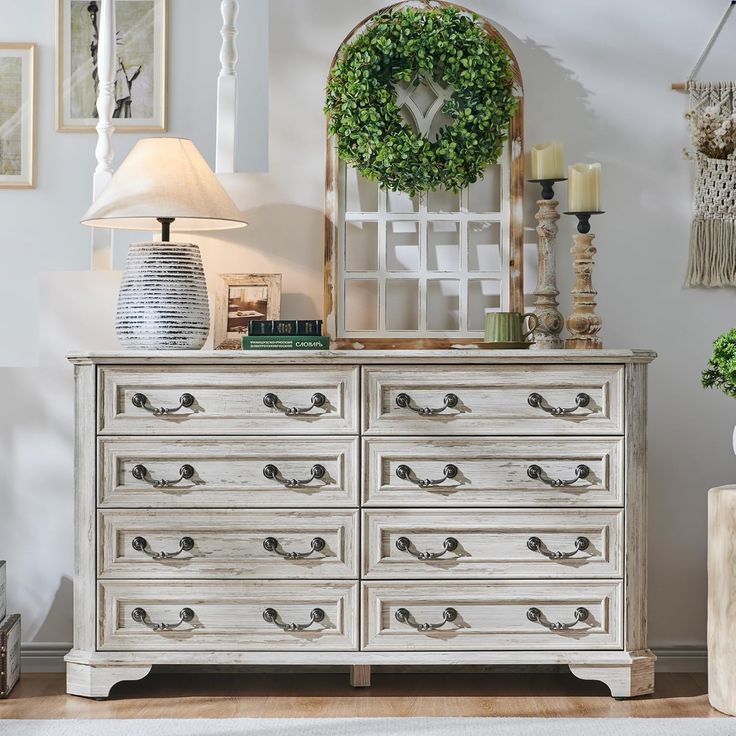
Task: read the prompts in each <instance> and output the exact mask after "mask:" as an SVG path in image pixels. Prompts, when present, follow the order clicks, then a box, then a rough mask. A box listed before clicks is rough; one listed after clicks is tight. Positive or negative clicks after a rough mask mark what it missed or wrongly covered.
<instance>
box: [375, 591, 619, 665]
mask: <svg viewBox="0 0 736 736" xmlns="http://www.w3.org/2000/svg"><path fill="white" fill-rule="evenodd" d="M361 585H362V588H363V591H362V595H363V620H362V648H363V649H365V650H368V651H401V650H412V651H421V650H428V651H437V650H445V651H462V650H484V649H488V650H492V649H493V650H509V649H518V650H530V649H532V650H533V649H537V650H554V649H559V650H574V649H620V648H621V647H622V614H621V590H622V583H621V582H619V581H595V580H590V581H580V582H564V581H553V582H550V581H541V580H537V581H529V582H517V581H508V582H505V581H494V582H489V583H480V582H442V583H441V584H437V583H411V582H405V581H402V582H398V581H397V582H393V583H379V582H365V583H361Z"/></svg>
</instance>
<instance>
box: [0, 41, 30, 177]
mask: <svg viewBox="0 0 736 736" xmlns="http://www.w3.org/2000/svg"><path fill="white" fill-rule="evenodd" d="M0 128H1V129H2V133H1V134H0V189H31V188H33V187H35V186H36V44H35V43H0Z"/></svg>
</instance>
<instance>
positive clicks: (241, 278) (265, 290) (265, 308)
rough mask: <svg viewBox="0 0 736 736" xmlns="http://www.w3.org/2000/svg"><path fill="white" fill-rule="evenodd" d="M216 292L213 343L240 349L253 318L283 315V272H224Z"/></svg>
mask: <svg viewBox="0 0 736 736" xmlns="http://www.w3.org/2000/svg"><path fill="white" fill-rule="evenodd" d="M218 277H219V281H218V283H217V289H216V292H215V318H214V324H213V329H212V334H213V343H214V346H215V348H217V349H218V350H226V349H234V350H239V349H240V347H241V340H242V338H243V336H245V335H247V334H248V323H249V321H250V320H251V319H258V317H259V315H261V319H279V317H280V316H281V274H280V273H221V274H218Z"/></svg>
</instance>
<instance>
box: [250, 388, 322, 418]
mask: <svg viewBox="0 0 736 736" xmlns="http://www.w3.org/2000/svg"><path fill="white" fill-rule="evenodd" d="M310 402H311V406H308V407H306V408H304V409H302V408H299V407H298V406H284V405H283V404H282V403H281V401H280V400H279V397H278V396H277V395H276V394H271V393H268V394H266V395H265V396H264V397H263V403H264V404H265V405H266V406H267V407H268V408H269V409H278V410H279V411H282V412H284V414H286V416H287V417H295V416H299V415H300V414H307V413H308V412H310V411H312V409H319V408H320V407H322V406H324V405H325V404H326V403H327V397H326V396H325V395H324V394H321V393H319V392H317V393H316V394H312V398H311V399H310Z"/></svg>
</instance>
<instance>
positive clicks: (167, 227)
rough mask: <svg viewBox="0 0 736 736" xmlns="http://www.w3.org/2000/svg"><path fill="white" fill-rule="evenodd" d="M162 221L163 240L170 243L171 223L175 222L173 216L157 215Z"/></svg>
mask: <svg viewBox="0 0 736 736" xmlns="http://www.w3.org/2000/svg"><path fill="white" fill-rule="evenodd" d="M156 219H157V220H158V221H159V222H160V223H161V242H162V243H168V242H170V241H171V223H172V222H174V218H173V217H157V218H156Z"/></svg>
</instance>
